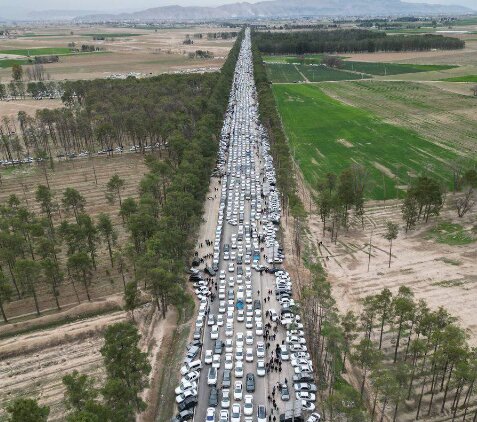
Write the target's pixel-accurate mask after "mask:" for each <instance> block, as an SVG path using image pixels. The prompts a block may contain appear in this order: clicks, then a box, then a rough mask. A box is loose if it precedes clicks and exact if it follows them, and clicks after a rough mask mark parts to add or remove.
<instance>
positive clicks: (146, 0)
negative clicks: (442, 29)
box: [0, 0, 477, 16]
mask: <svg viewBox="0 0 477 422" xmlns="http://www.w3.org/2000/svg"><path fill="white" fill-rule="evenodd" d="M236 1H243V0H102V1H101V2H98V0H81V1H77V0H41V2H40V1H39V0H0V16H5V15H9V14H12V13H13V14H16V13H21V12H25V11H32V10H49V9H57V10H58V9H60V10H97V11H115V12H123V11H134V10H142V9H146V8H149V7H157V6H166V5H171V4H179V5H182V6H191V5H194V6H199V5H200V6H206V5H207V6H216V5H219V4H224V3H235V2H236ZM248 1H249V2H250V3H255V2H256V1H259V0H248ZM408 1H415V2H420V3H439V4H459V5H462V6H468V7H471V8H474V9H477V0H408ZM40 4H41V5H40Z"/></svg>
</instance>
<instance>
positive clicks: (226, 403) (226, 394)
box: [220, 388, 230, 409]
mask: <svg viewBox="0 0 477 422" xmlns="http://www.w3.org/2000/svg"><path fill="white" fill-rule="evenodd" d="M220 407H221V408H222V409H228V408H229V407H230V390H229V389H228V388H224V389H223V390H222V401H221V402H220Z"/></svg>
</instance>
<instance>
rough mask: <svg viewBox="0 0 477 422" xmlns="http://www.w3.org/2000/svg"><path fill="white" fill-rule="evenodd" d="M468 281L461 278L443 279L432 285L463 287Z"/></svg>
mask: <svg viewBox="0 0 477 422" xmlns="http://www.w3.org/2000/svg"><path fill="white" fill-rule="evenodd" d="M466 283H467V281H466V280H464V279H462V278H459V279H455V280H442V281H436V282H435V283H432V284H431V286H438V287H461V286H463V285H464V284H466Z"/></svg>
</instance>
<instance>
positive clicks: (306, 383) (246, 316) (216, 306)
mask: <svg viewBox="0 0 477 422" xmlns="http://www.w3.org/2000/svg"><path fill="white" fill-rule="evenodd" d="M217 162H218V164H217V169H216V172H215V174H216V176H217V177H218V178H219V180H218V183H216V184H214V183H213V184H212V186H213V191H214V192H215V193H214V197H210V198H209V199H211V200H214V199H215V200H216V202H217V204H218V207H217V212H216V215H211V214H212V213H209V214H208V215H207V218H208V219H213V224H211V221H207V224H208V225H209V227H210V226H212V227H213V228H214V231H213V233H209V234H208V235H207V234H206V235H205V236H206V237H205V238H201V239H199V244H198V251H199V252H197V261H196V262H195V265H196V267H195V268H193V269H191V276H190V279H191V281H192V282H193V286H194V289H195V292H196V294H197V297H198V299H199V302H200V307H199V313H198V316H197V320H196V322H195V331H194V342H192V343H191V344H190V345H189V346H188V350H187V356H186V358H185V360H184V366H183V367H182V368H181V375H182V376H183V378H182V380H181V385H180V386H179V387H178V389H177V390H176V394H177V399H176V402H177V404H178V410H179V414H178V419H179V420H181V421H182V420H186V419H189V418H192V417H193V418H194V421H200V422H203V421H208V422H215V421H220V422H240V421H247V422H248V421H257V422H265V421H277V420H280V418H279V416H280V414H283V413H286V415H287V416H290V420H291V419H292V418H293V419H294V420H295V421H297V422H298V421H299V420H300V419H302V417H303V416H302V415H303V413H302V411H303V412H306V411H308V412H311V411H313V410H314V406H315V405H314V402H315V396H314V392H315V391H316V387H315V385H314V384H313V383H312V382H313V374H312V366H311V362H310V360H309V355H308V353H307V350H306V342H305V339H304V333H303V331H302V329H303V326H302V325H301V323H300V317H299V316H298V315H295V304H294V301H293V298H292V282H291V279H290V277H289V275H288V273H287V272H286V271H285V270H284V269H282V268H281V264H282V262H283V260H284V258H285V256H284V255H283V251H282V249H281V248H280V245H279V242H278V239H277V233H278V228H279V224H280V214H281V208H280V196H279V192H278V190H277V189H276V187H275V170H274V166H273V160H272V157H271V155H270V146H269V143H268V139H267V135H266V132H265V130H264V129H263V127H262V126H261V125H260V122H259V119H258V104H257V96H256V90H255V84H254V79H253V64H252V52H251V44H250V31H249V30H248V29H247V30H246V32H245V36H244V39H243V41H242V46H241V50H240V55H239V57H238V60H237V64H236V69H235V75H234V81H233V86H232V90H231V94H230V100H229V107H228V109H227V113H226V116H225V120H224V125H223V129H222V134H221V141H220V149H219V153H218V160H217ZM199 266H203V267H202V268H200V270H199V268H198V267H199ZM294 382H296V383H303V384H300V386H298V384H294ZM302 387H303V388H302ZM300 390H302V391H300ZM287 419H288V417H286V418H285V420H287Z"/></svg>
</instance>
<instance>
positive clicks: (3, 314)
mask: <svg viewBox="0 0 477 422" xmlns="http://www.w3.org/2000/svg"><path fill="white" fill-rule="evenodd" d="M0 311H1V312H2V317H3V320H4V321H5V323H7V324H8V319H7V315H6V314H5V309H3V303H2V302H0Z"/></svg>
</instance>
